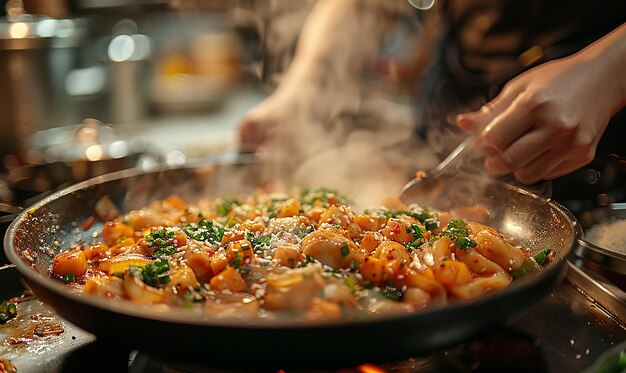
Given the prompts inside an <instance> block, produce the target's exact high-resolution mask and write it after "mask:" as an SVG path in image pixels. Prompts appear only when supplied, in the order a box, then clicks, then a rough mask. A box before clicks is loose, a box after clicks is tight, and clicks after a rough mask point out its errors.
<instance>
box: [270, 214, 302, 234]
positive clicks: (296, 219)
mask: <svg viewBox="0 0 626 373" xmlns="http://www.w3.org/2000/svg"><path fill="white" fill-rule="evenodd" d="M311 226H313V223H311V221H310V220H309V219H308V218H307V217H306V216H293V217H287V218H275V219H272V220H270V222H269V224H268V226H267V231H266V232H267V233H271V234H274V233H278V232H281V231H286V232H295V231H296V230H302V229H306V228H308V227H311Z"/></svg>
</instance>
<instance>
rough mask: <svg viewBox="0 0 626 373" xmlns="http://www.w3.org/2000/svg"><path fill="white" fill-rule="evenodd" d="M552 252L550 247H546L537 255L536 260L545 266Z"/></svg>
mask: <svg viewBox="0 0 626 373" xmlns="http://www.w3.org/2000/svg"><path fill="white" fill-rule="evenodd" d="M551 252H552V250H550V249H545V250H543V251H540V252H539V254H537V255H535V256H534V258H535V262H537V264H539V265H540V266H542V267H543V266H545V265H546V264H547V263H548V261H549V259H550V258H549V255H550V253H551Z"/></svg>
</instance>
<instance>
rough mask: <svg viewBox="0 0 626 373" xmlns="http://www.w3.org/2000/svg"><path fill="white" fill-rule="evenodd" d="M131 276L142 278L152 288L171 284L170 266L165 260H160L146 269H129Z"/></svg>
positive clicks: (131, 267) (132, 267)
mask: <svg viewBox="0 0 626 373" xmlns="http://www.w3.org/2000/svg"><path fill="white" fill-rule="evenodd" d="M128 271H129V272H130V274H131V275H132V276H133V277H135V276H140V277H141V280H142V281H143V282H144V283H145V284H146V285H150V286H154V287H157V286H159V285H164V284H167V283H168V282H170V265H169V263H168V262H167V260H165V259H159V260H157V261H154V262H152V263H150V264H147V265H146V266H144V267H134V266H130V267H128Z"/></svg>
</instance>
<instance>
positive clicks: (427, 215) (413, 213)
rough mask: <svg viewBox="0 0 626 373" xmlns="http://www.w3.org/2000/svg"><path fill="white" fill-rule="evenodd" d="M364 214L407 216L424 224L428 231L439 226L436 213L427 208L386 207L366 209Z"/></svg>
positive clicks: (390, 216)
mask: <svg viewBox="0 0 626 373" xmlns="http://www.w3.org/2000/svg"><path fill="white" fill-rule="evenodd" d="M365 213H366V214H374V215H379V216H384V217H386V218H387V219H390V218H397V217H398V216H402V215H405V216H409V217H412V218H414V219H417V220H418V221H419V222H420V223H422V224H424V227H425V228H426V230H428V231H432V230H433V229H436V228H437V227H438V226H439V220H438V215H437V214H436V213H432V212H430V211H429V210H428V209H426V208H424V209H420V210H388V209H378V210H366V211H365Z"/></svg>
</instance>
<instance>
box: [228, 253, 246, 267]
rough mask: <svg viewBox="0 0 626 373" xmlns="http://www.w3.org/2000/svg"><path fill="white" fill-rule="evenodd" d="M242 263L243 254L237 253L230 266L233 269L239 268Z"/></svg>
mask: <svg viewBox="0 0 626 373" xmlns="http://www.w3.org/2000/svg"><path fill="white" fill-rule="evenodd" d="M242 262H243V253H241V252H238V253H237V255H235V257H234V258H233V260H232V261H231V262H230V264H231V265H232V266H233V267H234V268H235V269H237V268H239V267H240V266H241V263H242Z"/></svg>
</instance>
